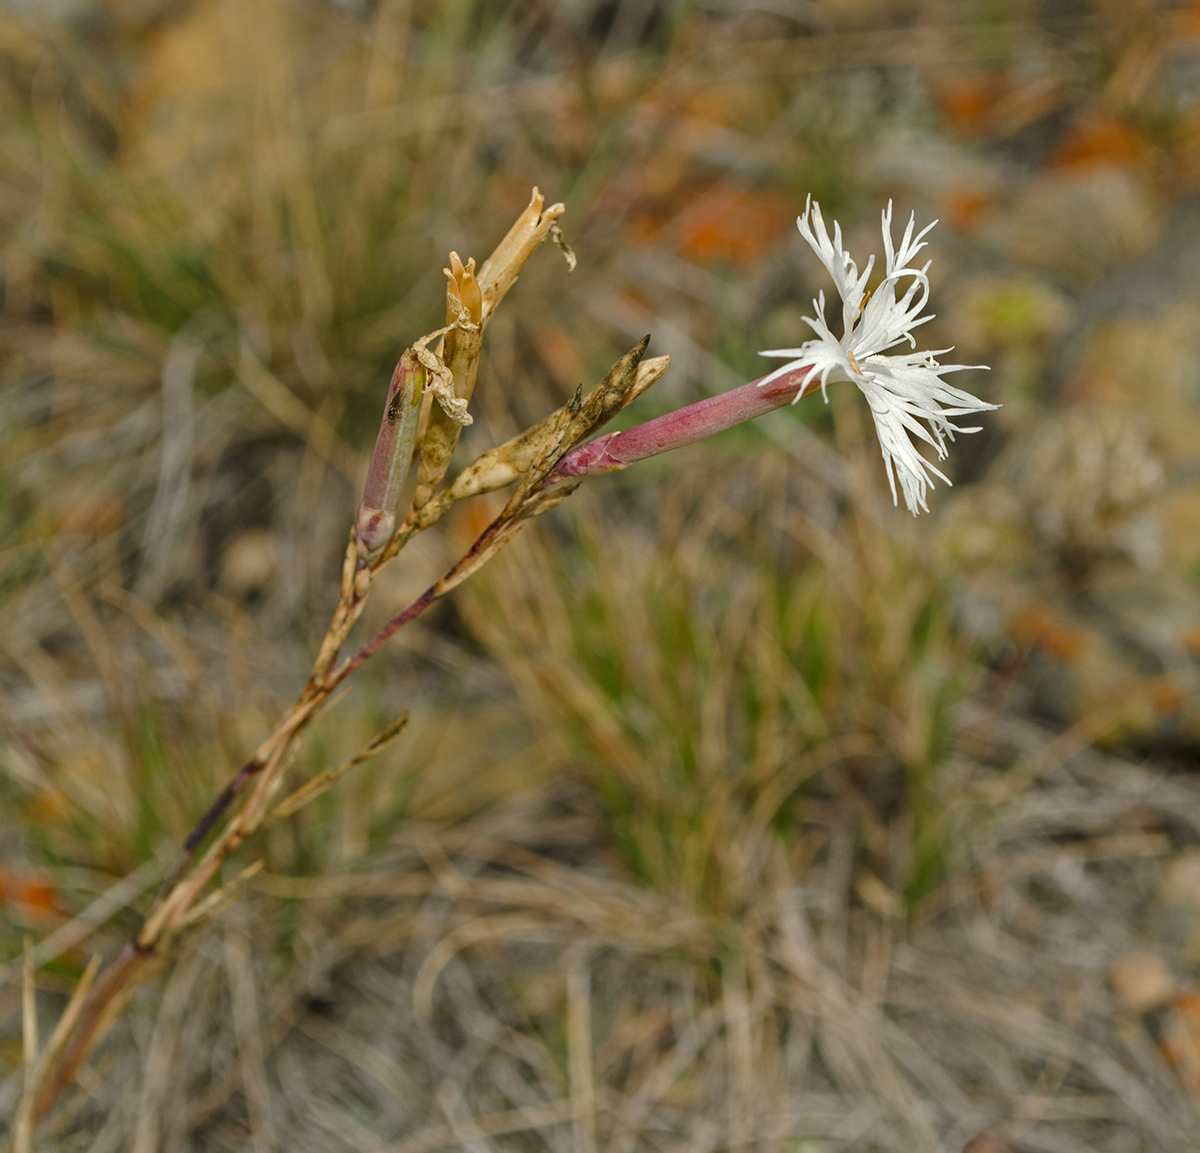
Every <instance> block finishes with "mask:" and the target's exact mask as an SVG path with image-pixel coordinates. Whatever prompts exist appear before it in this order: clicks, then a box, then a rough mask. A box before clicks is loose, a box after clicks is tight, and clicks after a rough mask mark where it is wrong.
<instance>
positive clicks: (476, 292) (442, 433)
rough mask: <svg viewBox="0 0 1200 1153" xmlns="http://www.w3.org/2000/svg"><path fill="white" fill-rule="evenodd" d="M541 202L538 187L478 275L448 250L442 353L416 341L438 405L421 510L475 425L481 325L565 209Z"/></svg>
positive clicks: (428, 438)
mask: <svg viewBox="0 0 1200 1153" xmlns="http://www.w3.org/2000/svg"><path fill="white" fill-rule="evenodd" d="M543 203H544V202H543V199H542V195H541V193H539V192H538V190H537V189H536V188H535V189H534V190H533V195H532V197H531V198H530V201H529V205H528V207H526V209H525V211H524V212H522V213H521V215H520V216H519V217H517V219H516V221H515V223H514V224H513V226H512V227H511V228H510V229H509V230H508V233H507V235H505V237H504V239H503V240H501V241H500V243H499V244H498V245H497V246H496V249H495V251H494V252H493V253H492V255H491V256H489V257H488V259H487V260H485V261H484V262H483V267H482V268H480V269H479V273H478V275H476V272H475V261H474V260H473V259H472V260H469V261H467V263H466V265H464V264H463V263H462V260H461V259H460V258H459V255H458V253H457V252H452V253H451V254H450V267H449V268H448V269H446V270H445V273H446V281H447V283H446V327H445V328H444V329H443V330H442V332H444V333H445V341H444V342H443V346H442V351H441V356H440V357H438V356H437V354H436V353H434V352H432V351H430V350H429V349H428V348H427V347H426V345H427V344H428V340H429V339H430V338H425V341H424V343H422V342H421V341H418V342H417V345H418V346H419V355H420V357H421V362H422V363H423V364H425V365H426V367H427V368H428V369H429V370H430V372H431V380H430V384H429V391H430V392H431V393H432V394H433V395H434V396H435V397H436V398H437V401H438V404H439V405H440V408H438V409H433V410H431V411H430V414H429V425H428V428H427V429H426V432H425V440H424V443H423V444H422V447H421V461H420V467H419V472H418V482H417V491H416V495H415V496H414V497H413V509H414V510H416V511H418V512H419V511H420V510H421V509H422V508H424V507H425V505H426V504H428V502H429V500H430V498H431V497H432V496H433V493H434V490H435V489H436V488H437V486H438V485H439V484H441V482H442V478H443V477H444V476H445V475H446V470H447V469H448V468H449V467H450V458H451V456H452V455H453V454H454V448H455V445H457V443H458V437H459V434H460V432H461V429H462V426H463V425H466V424H470V423H471V417H470V415H469V413H468V412H467V405H468V403H469V402H470V399H471V396H472V394H473V393H474V391H475V374H476V372H477V370H478V366H479V352H480V349H481V347H482V343H483V329H484V327H485V326H486V325H487V322H488V320H489V319H490V318H491V316H492V314H493V313H494V312H495V310H496V307H497V305H498V304H499V303H500V301H501V300H503V299H504V295H505V293H507V292H508V290H509V289H510V288H511V287H512V286H513V284H515V283H516V279H517V276H518V274H519V273H520V271H521V269H522V268H523V267H524V266H525V262H526V261H527V260H528V259H529V258H530V256H532V255H533V253H534V252H535V251H536V250H537V248H538V246H539V245H540V244H541V243H542V241H544V240H545V239H546V237H547V236H548V235H549V234H550V230H551V228H552V227H553V226H554V223H555V221H556V220H557V219H558V217H559V216H561V215H562V213H563V212H564V211H565V209H564V207H563V205H561V204H552V205H551V206H550V207H549V208H547V209H545V210H543ZM572 255H573V254H572ZM431 335H434V334H431Z"/></svg>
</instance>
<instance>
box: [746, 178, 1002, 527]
mask: <svg viewBox="0 0 1200 1153" xmlns="http://www.w3.org/2000/svg"><path fill="white" fill-rule="evenodd" d="M936 223H937V221H936V220H935V221H934V222H933V224H936ZM933 224H930V225H928V226H927V227H925V228H923V229H922V230H921V231H920V232H918V233H916V235H913V229H914V227H915V215H914V216H912V217H909V221H908V227H907V228H906V229H905V230H904V238H903V239H902V240H901V241H900V247H899V248H895V247H893V244H892V205H891V201H889V202H888V206H887V209H886V210H885V211H884V213H883V249H884V253H885V254H886V258H887V270H886V275H885V276H884V279H883V281H882V283H880V285H879V286H878V287H877V288H876V289H875V291H874V292H873V293H871V292H868V291H867V279H868V277H869V276H870V275H871V270H872V269H873V268H874V267H875V257H873V256H872V257H871V259H870V260H868V261H867V266H866V268H865V269H863V271H862V273H861V274H860V273H859V271H858V265H857V264H855V263H854V261H853V259H851V257H850V254H849V253H848V252H847V251H846V250H845V249H844V248H843V247H842V229H841V225H839V224H838V223H837V221H836V220H835V221H834V224H833V239H832V240H830V238H829V231H828V229H827V228H826V227H825V221H824V220H823V219H822V217H821V209H820V206H819V205H817V204H814V203H813V200H812V197H809V199H808V203H807V204H806V205H805V206H804V215H803V216H800V217H798V218H797V220H796V225H797V227H798V228H799V229H800V235H801V236H803V237H804V239H805V240H807V241H808V243H809V245H810V246H811V247H812V250H813V251H814V252H815V253H816V254H817V256H818V257H819V258H820V261H821V263H822V264H823V265H825V267H826V268H827V269H828V270H829V275H830V276H832V277H833V282H834V284H835V285H836V286H837V290H838V294H839V295H840V296H841V298H842V338H841V340H838V339H837V337H835V336H834V335H833V333H832V332H830V330H829V327H828V326H827V325H826V323H825V320H824V315H825V293H824V292H821V293H820V294H819V295H818V297H817V299H816V300H814V301H813V306H814V307H815V308H816V313H817V314H816V316H815V317H808V316H806V317H805V318H804V319H805V321H806V322H807V323H808V325H809V326H810V327H811V328H812V330H813V331H814V332H815V333H816V334H817V336H816V339H815V340H809V341H806V342H805V343H804V344H802V345H801V346H800V347H799V348H777V349H772V350H770V351H766V352H763V353H762V354H761V355H762V356H782V357H786V358H787V360H788V363H787V364H785V365H784V366H783V367H782V368H780V369H777V370H776V371H775V372H773V373H771V374H770V375H769V376H767V377H764V378H763V380H762V381H760V382H759V383H760V384H766V383H767V382H768V381H772V380H775V379H776V378H777V377H779V376H782V375H783V374H784V373H786V372H790V371H792V370H793V369H796V368H799V367H803V366H810V370H809V372H808V373H807V374H806V376H805V377H804V383H803V385H802V387H801V389H800V391H799V392H798V393H797V394H796V400H799V399H800V397H801V396H803V395H804V393H805V391H806V390H807V388H808V385H809V384H810V383H811V382H812V381H813V380H814V379H817V378H819V379H820V381H821V392H822V394H823V395H824V396H825V399H826V401H827V402H828V400H829V396H828V393H827V391H826V386H827V385H828V383H829V381H830V379H831V378H832V379H833V380H850V381H853V382H854V383H855V384H856V385H858V387H859V389H861V391H862V393H863V395H864V396H865V397H866V398H867V403H868V404H869V405H870V406H871V415H872V416H873V417H874V418H875V431H876V433H877V434H878V436H879V446H880V448H881V449H882V450H883V460H884V465H885V466H886V468H887V474H888V483H889V484H890V485H891V488H892V501H893V503H895V501H896V478H897V476H898V477H899V479H900V487H901V488H902V489H903V490H904V503H905V504H906V505H908V508H909V511H910V512H912V513H913V515H914V516H915V515H916V513H917V511H918V510H919V509H925V511H926V512H928V511H929V506H928V505H927V504H926V503H925V492H926V489H927V488H928V485H929V475H932V476H936V477H941V479H942V480H944V481H945V482H946V483H947V484H949V483H950V481H949V479H948V478H947V477H946V476H945V474H943V473H942V472H941V471H940V470H939V469H938V468H937V467H935V466H934V465H933V464H931V463H930V462H929V461H928V460H926V459H925V458H924V457H923V456H921V454H920V453H919V452H918V451H917V448H916V445H915V444H914V443H913V440H912V437H913V436H916V437H919V438H920V439H921V440H923V441H925V443H926V444H929V445H932V446H933V448H934V449H935V450H936V452H937V455H938V459H939V460H945V459H946V441H947V440H953V439H954V434H955V433H956V432H978V431H979V429H978V428H961V427H959V426H958V425H956V424H952V423H951V421H950V420H949V419H948V418H949V417H953V416H962V415H964V414H966V413H970V412H986V411H988V410H989V409H994V408H996V407H997V406H996V405H994V404H987V403H985V402H984V401H982V400H980V399H979V398H978V397H976V396H972V395H971V394H970V393H969V392H964V391H963V390H962V389H961V388H955V387H954V386H953V385H950V384H947V383H946V382H945V381H944V380H942V377H943V376H945V375H946V373H948V372H962V371H963V370H964V369H968V368H986V367H987V366H986V365H968V364H938V362H937V361H936V360H934V357H935V356H940V355H941V354H942V353H944V352H949V351H950V349H948V348H943V349H938V350H936V351H932V352H916V351H915V349H916V346H917V342H916V340H915V339H914V337H913V335H912V330H913V329H914V328H916V327H918V326H919V325H922V324H924V323H925V322H926V321H927V320H932V319H933V314H932V313H930V314H929V315H927V316H922V315H921V311H922V309H924V307H925V304H926V302H927V301H928V299H929V278H928V276H927V275H926V274H927V273H928V271H929V261H926V262H925V264H924V265H923V266H922V267H921V268H910V267H909V265H910V264H911V263H912V261H913V260H914V259H915V257H916V255H917V253H918V252H920V251H921V249H922V248H924V247H925V241H924V237H925V236H926V234H927V233H928V232H929V230H930V229H931V228H932V227H933ZM905 281H907V282H908V283H907V284H905ZM901 290H902V291H901ZM898 294H899V295H898ZM903 341H908V344H909V346H910V347H911V348H912V349H913V350H914V351H912V352H904V353H897V354H894V355H892V356H885V355H883V354H884V353H885V352H886V351H887V350H888V349H889V348H894V347H895V346H896V345H897V344H900V343H902V342H903ZM921 421H924V422H925V425H928V428H926V427H925V425H923V424H921ZM927 474H928V475H927Z"/></svg>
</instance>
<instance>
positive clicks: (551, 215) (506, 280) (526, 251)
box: [479, 188, 566, 325]
mask: <svg viewBox="0 0 1200 1153" xmlns="http://www.w3.org/2000/svg"><path fill="white" fill-rule="evenodd" d="M544 203H545V201H544V198H543V197H542V194H541V193H540V192H539V191H538V190H537V189H536V188H535V189H534V190H533V195H532V196H531V197H530V199H529V206H528V207H527V208H526V209H525V211H524V212H522V213H521V215H520V216H518V217H517V219H516V222H515V223H514V224H513V226H512V228H510V229H509V230H508V234H507V235H506V236H505V237H504V239H503V240H502V241H500V243H499V244H497V245H496V250H495V251H494V252H493V253H492V255H491V256H489V257H488V258H487V260H485V261H484V262H483V267H482V268H481V269H480V270H479V287H480V290H481V291H482V292H483V323H484V324H485V325H486V324H487V322H488V320H490V319H491V315H492V313H493V312H495V311H496V308H497V306H498V305H499V304H500V301H502V300H503V299H504V295H505V293H506V292H508V290H509V289H510V288H512V286H513V285H514V284H515V283H516V280H517V276H518V275H519V273H520V271H521V269H522V268H524V267H525V261H527V260H528V259H529V258H530V257H531V256H532V255H533V254H534V252H536V251H537V249H538V246H539V245H540V244H541V243H542V241H543V240H545V239H546V236H547V235H548V234H549V232H550V229H551V227H552V226H553V225H554V222H555V221H556V220H557V219H558V218H559V217H560V216H561V215H562V214H563V213H564V212H565V211H566V206H565V205H563V204H552V205H550V207H549V208H547V209H545V210H544V211H543V209H542V205H543V204H544Z"/></svg>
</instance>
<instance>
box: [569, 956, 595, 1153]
mask: <svg viewBox="0 0 1200 1153" xmlns="http://www.w3.org/2000/svg"><path fill="white" fill-rule="evenodd" d="M589 949H590V947H589V945H587V944H581V945H575V946H573V947H572V948H571V950H570V952H569V953H568V954H567V1066H568V1073H569V1082H570V1087H571V1102H572V1109H571V1125H572V1132H573V1134H574V1140H575V1149H576V1151H577V1153H596V1149H597V1145H596V1082H595V1071H594V1069H593V1066H592V982H591V972H590V970H589V967H588V965H589V957H588V953H589Z"/></svg>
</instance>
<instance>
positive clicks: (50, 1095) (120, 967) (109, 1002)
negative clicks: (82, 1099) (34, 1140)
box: [33, 941, 156, 1121]
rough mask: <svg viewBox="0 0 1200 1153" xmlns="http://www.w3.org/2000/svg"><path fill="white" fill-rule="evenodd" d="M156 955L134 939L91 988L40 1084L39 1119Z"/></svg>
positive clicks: (35, 1111) (35, 1112) (36, 1104)
mask: <svg viewBox="0 0 1200 1153" xmlns="http://www.w3.org/2000/svg"><path fill="white" fill-rule="evenodd" d="M155 957H156V954H155V952H154V951H153V950H150V949H142V948H139V946H138V944H137V942H136V941H130V942H129V943H128V944H127V945H126V946H125V948H124V949H122V950H121V952H120V953H118V954H117V957H116V958H115V959H114V960H113V962H112V963H111V964H110V965H109V966H108V968H107V969H105V971H104V972H103V973H102V974H101V976H100V979H99V980H98V981H97V982H96V983H95V984H94V985H93V986H92V987H91V988H90V989H89V990H88V993H87V997H86V998H85V999H84V1003H83V1006H82V1008H81V1009H80V1011H79V1017H78V1019H77V1021H76V1023H75V1028H74V1030H73V1036H72V1039H71V1040H70V1041H68V1042H67V1044H66V1045H65V1046H64V1048H63V1052H62V1056H61V1057H59V1059H58V1060H57V1061H56V1062H55V1063H54V1065H53V1066H52V1067H51V1069H50V1070H48V1073H49V1076H47V1077H46V1079H45V1080H44V1081H43V1082H42V1084H41V1085H39V1086H38V1091H37V1097H36V1100H35V1102H34V1108H33V1115H34V1119H35V1120H37V1121H40V1120H41V1119H42V1118H43V1117H44V1116H45V1115H46V1114H47V1113H49V1112H50V1109H51V1107H52V1106H53V1105H54V1102H55V1101H57V1100H58V1097H59V1095H60V1094H61V1093H62V1092H63V1090H64V1089H66V1088H67V1086H68V1085H70V1084H71V1083H72V1082H73V1081H74V1080H75V1075H76V1073H78V1072H79V1067H80V1066H81V1065H82V1064H83V1063H84V1061H86V1060H87V1058H88V1054H89V1053H90V1052H91V1051H92V1048H93V1046H94V1045H95V1044H96V1042H97V1041H98V1040H99V1039H100V1038H101V1037H102V1036H103V1035H104V1033H105V1031H106V1030H107V1028H108V1026H109V1024H110V1023H111V1022H112V1020H113V1018H114V1017H116V1015H117V1014H118V1013H119V1012H120V1011H121V1006H122V1005H123V1004H124V1003H125V1000H126V998H128V997H129V995H130V994H131V993H132V992H133V991H134V989H136V988H137V986H138V984H140V983H141V981H143V980H145V978H146V977H147V976H149V973H148V971H147V970H148V969H149V968H150V966H151V963H152V962H153V961H154V960H155Z"/></svg>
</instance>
